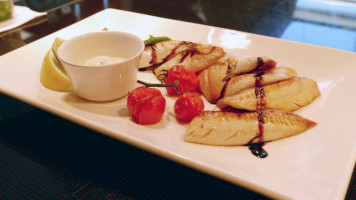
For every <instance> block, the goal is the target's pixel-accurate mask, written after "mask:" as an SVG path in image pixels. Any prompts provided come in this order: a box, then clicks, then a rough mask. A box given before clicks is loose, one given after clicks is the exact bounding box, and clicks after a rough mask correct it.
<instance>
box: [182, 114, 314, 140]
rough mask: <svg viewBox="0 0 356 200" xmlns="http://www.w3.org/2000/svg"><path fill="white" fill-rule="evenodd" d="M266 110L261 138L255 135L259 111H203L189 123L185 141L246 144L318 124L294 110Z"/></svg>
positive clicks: (274, 137) (280, 136)
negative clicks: (292, 111)
mask: <svg viewBox="0 0 356 200" xmlns="http://www.w3.org/2000/svg"><path fill="white" fill-rule="evenodd" d="M263 113H264V116H265V117H264V121H265V123H264V124H263V134H262V136H261V138H256V136H258V135H259V134H260V131H259V128H258V113H257V112H240V113H239V112H238V113H236V112H223V111H204V112H203V113H202V114H201V115H199V116H197V117H195V118H194V119H193V120H192V121H191V122H190V123H189V125H188V128H187V130H186V133H185V136H184V141H185V142H191V143H199V144H206V145H223V146H238V145H247V144H252V143H259V142H269V141H274V140H278V139H282V138H285V137H289V136H293V135H297V134H300V133H302V132H304V131H306V130H307V129H310V128H312V127H314V126H316V125H317V123H316V122H314V121H311V120H309V119H306V118H304V117H302V116H300V115H297V114H295V113H291V112H286V111H282V110H264V111H263ZM254 138H255V139H254Z"/></svg>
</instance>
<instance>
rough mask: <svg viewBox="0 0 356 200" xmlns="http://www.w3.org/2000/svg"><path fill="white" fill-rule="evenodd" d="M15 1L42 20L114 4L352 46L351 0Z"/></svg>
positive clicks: (354, 12)
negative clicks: (43, 16)
mask: <svg viewBox="0 0 356 200" xmlns="http://www.w3.org/2000/svg"><path fill="white" fill-rule="evenodd" d="M15 4H17V5H24V6H28V7H29V8H31V9H33V10H35V11H39V12H48V14H49V24H48V25H51V22H54V23H57V22H58V20H59V18H60V17H61V18H62V17H66V18H70V17H72V18H73V21H74V20H80V19H82V18H85V17H87V16H89V15H91V14H94V13H95V12H97V11H100V10H101V9H105V8H118V9H122V10H128V11H133V12H140V13H145V14H149V15H155V16H160V17H165V18H173V19H178V20H183V21H189V22H195V23H200V24H208V25H212V26H218V27H223V28H230V29H234V30H240V31H246V32H250V33H257V34H261V35H266V36H272V37H278V38H282V39H287V40H293V41H298V42H304V43H309V44H315V45H323V46H328V47H332V48H337V49H342V50H347V51H353V52H355V51H356V0H250V1H246V0H221V1H217V0H170V1H165V0H155V1H147V0H91V1H88V0H87V1H85V0H15ZM94 5H95V6H94ZM98 5H101V7H98ZM63 21H67V22H68V20H63ZM65 25H66V24H63V26H65ZM316 35H317V36H318V37H315V36H316ZM335 35H337V37H334V36H335ZM27 37H30V36H29V35H27ZM27 39H30V40H31V38H27ZM34 39H37V38H34ZM32 40H33V39H32Z"/></svg>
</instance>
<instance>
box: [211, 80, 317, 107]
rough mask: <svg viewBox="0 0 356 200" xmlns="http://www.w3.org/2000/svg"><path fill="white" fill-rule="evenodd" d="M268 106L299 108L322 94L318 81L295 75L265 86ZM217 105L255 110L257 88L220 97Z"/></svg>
mask: <svg viewBox="0 0 356 200" xmlns="http://www.w3.org/2000/svg"><path fill="white" fill-rule="evenodd" d="M263 89H264V93H265V97H264V100H265V102H266V108H270V109H280V110H285V111H294V110H297V109H299V108H301V107H303V106H305V105H307V104H309V103H311V102H312V101H314V99H316V98H317V97H318V96H320V90H319V88H318V85H317V83H316V82H315V81H314V80H312V79H309V78H304V77H293V78H290V79H287V80H283V81H280V82H276V83H272V84H269V85H266V86H263ZM216 106H217V107H219V108H220V109H224V108H226V107H233V108H236V109H242V110H248V111H255V110H257V101H256V94H255V88H247V89H244V90H242V91H240V92H239V93H237V94H235V95H232V96H228V97H224V98H222V99H220V100H219V101H218V102H217V103H216Z"/></svg>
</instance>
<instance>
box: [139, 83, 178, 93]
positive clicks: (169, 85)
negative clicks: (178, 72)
mask: <svg viewBox="0 0 356 200" xmlns="http://www.w3.org/2000/svg"><path fill="white" fill-rule="evenodd" d="M137 83H140V84H142V85H144V86H145V87H147V88H148V87H174V88H175V89H176V90H177V92H178V95H180V92H179V90H178V85H179V81H177V80H176V81H174V83H172V84H164V83H147V82H144V81H141V80H137Z"/></svg>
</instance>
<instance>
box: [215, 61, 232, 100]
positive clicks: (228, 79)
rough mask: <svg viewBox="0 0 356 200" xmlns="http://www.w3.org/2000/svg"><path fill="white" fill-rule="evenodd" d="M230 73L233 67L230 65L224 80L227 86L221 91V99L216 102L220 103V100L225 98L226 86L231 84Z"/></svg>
mask: <svg viewBox="0 0 356 200" xmlns="http://www.w3.org/2000/svg"><path fill="white" fill-rule="evenodd" d="M230 71H231V65H230V64H229V65H228V66H227V70H226V76H225V77H224V79H223V81H224V82H225V85H224V87H223V89H222V90H221V93H220V97H219V98H218V99H217V100H216V101H218V100H219V99H221V98H223V97H224V96H225V91H226V86H227V84H228V83H229V81H230V80H231V77H230Z"/></svg>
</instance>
